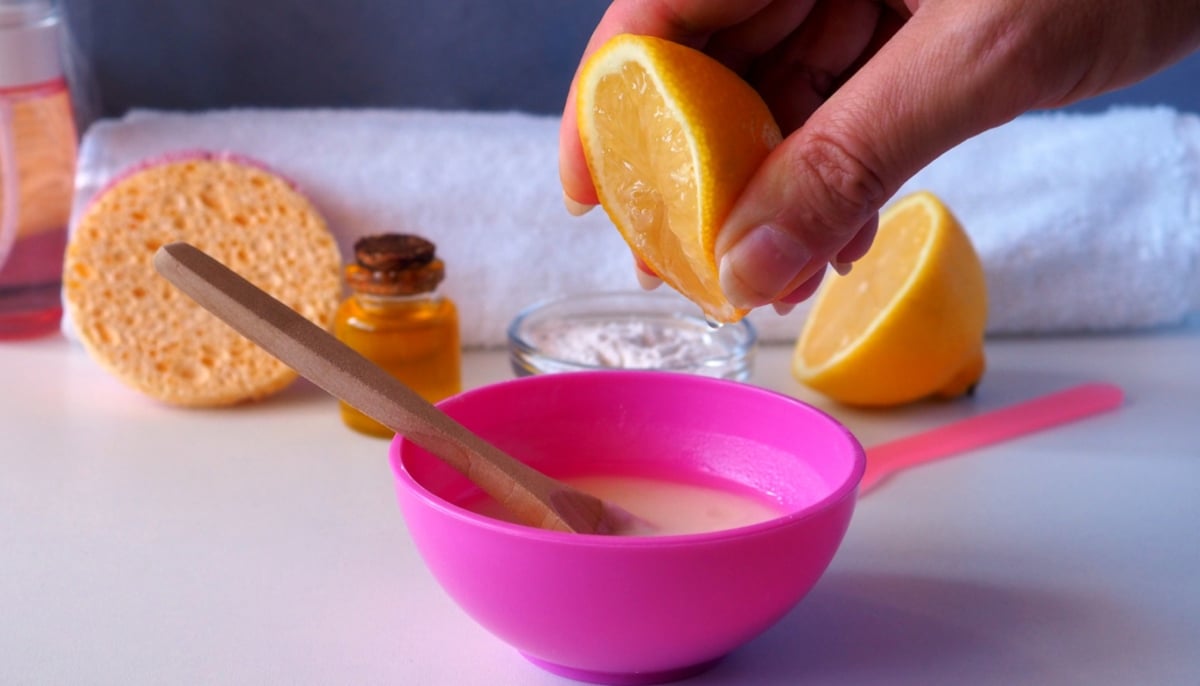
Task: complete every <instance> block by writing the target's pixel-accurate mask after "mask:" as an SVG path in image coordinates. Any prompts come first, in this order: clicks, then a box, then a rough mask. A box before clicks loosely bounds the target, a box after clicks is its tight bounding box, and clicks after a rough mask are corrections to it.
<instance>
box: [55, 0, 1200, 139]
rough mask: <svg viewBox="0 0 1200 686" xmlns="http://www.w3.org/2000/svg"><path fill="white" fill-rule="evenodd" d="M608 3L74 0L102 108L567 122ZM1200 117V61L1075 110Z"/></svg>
mask: <svg viewBox="0 0 1200 686" xmlns="http://www.w3.org/2000/svg"><path fill="white" fill-rule="evenodd" d="M607 4H608V2H607V0H186V1H185V0H64V6H65V8H66V11H67V14H68V19H69V23H70V26H71V28H72V32H73V34H74V37H75V40H76V42H77V43H78V45H79V47H80V50H81V52H82V54H83V56H84V57H85V64H86V65H87V66H88V67H89V69H90V71H91V77H92V78H91V81H92V82H93V83H94V84H96V86H97V89H96V96H97V97H95V98H94V99H93V100H94V103H95V107H94V109H96V110H98V113H99V114H103V115H106V116H113V115H118V114H121V113H123V112H125V111H126V110H128V109H129V108H132V107H151V108H168V109H202V108H213V107H227V106H354V107H365V106H377V107H432V108H469V109H487V110H504V109H516V110H523V111H528V112H547V113H549V112H557V111H558V110H559V109H560V108H561V106H562V99H563V95H564V93H565V91H566V87H567V84H568V82H569V80H570V78H571V74H572V72H573V70H574V68H575V65H576V64H577V61H578V56H579V53H580V52H581V51H582V49H583V45H584V43H585V42H586V40H587V37H588V35H589V34H590V33H591V30H592V28H593V27H594V26H595V23H596V20H597V19H598V18H599V17H600V15H601V14H602V13H603V11H604V8H605V7H606V6H607ZM1116 103H1137V104H1171V105H1174V106H1176V107H1179V108H1181V109H1186V110H1190V111H1194V112H1200V54H1194V55H1192V56H1191V57H1189V58H1187V59H1186V60H1184V61H1183V62H1181V63H1179V64H1178V65H1176V66H1174V67H1172V68H1170V69H1168V70H1167V71H1165V72H1162V73H1160V74H1159V75H1157V76H1154V77H1152V78H1151V79H1149V80H1148V81H1144V82H1142V83H1140V84H1137V85H1135V86H1132V87H1130V88H1127V89H1125V90H1123V91H1119V92H1116V93H1111V94H1107V95H1104V96H1101V97H1099V98H1095V99H1092V100H1090V101H1086V102H1083V103H1080V104H1078V105H1076V106H1074V107H1073V108H1072V109H1075V110H1099V109H1104V108H1107V107H1108V106H1110V105H1112V104H1116Z"/></svg>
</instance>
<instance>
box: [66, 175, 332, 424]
mask: <svg viewBox="0 0 1200 686" xmlns="http://www.w3.org/2000/svg"><path fill="white" fill-rule="evenodd" d="M174 241H187V242H189V243H191V244H193V245H195V246H196V247H197V248H199V249H201V250H203V251H205V252H207V253H208V254H210V255H212V256H213V257H214V258H216V259H218V260H220V261H221V262H224V263H225V264H226V265H227V266H229V268H230V269H233V270H234V271H236V272H238V273H240V274H241V275H242V276H244V277H245V278H246V279H248V280H249V281H251V282H252V283H254V284H255V285H257V286H258V287H260V288H262V289H263V290H265V291H267V292H268V293H270V294H271V295H273V296H275V297H276V298H278V299H279V300H281V301H283V302H284V303H285V304H287V305H288V306H289V307H291V308H292V309H294V310H296V311H298V312H300V314H302V315H304V316H305V317H306V318H308V319H309V320H311V321H313V322H315V323H316V324H318V325H320V326H322V327H324V328H328V327H329V326H330V325H331V324H332V322H333V316H334V313H335V312H336V310H337V305H338V301H339V300H340V295H341V256H340V254H339V253H338V247H337V243H336V241H335V240H334V238H333V236H332V235H331V234H330V233H329V229H328V226H327V225H326V223H325V220H324V219H323V218H322V217H321V215H320V214H318V212H317V210H316V209H315V208H314V207H313V206H312V204H311V203H310V202H309V201H308V200H307V199H306V198H305V197H304V196H303V195H301V194H300V193H299V192H298V191H297V190H296V189H295V188H294V187H293V186H292V185H291V184H290V183H289V182H288V181H286V180H285V179H283V178H281V177H279V176H278V175H276V174H274V173H272V172H270V171H269V170H267V169H266V167H264V166H263V165H262V164H259V163H257V162H254V161H252V160H248V159H246V158H243V157H238V156H231V155H222V154H188V155H186V156H173V157H171V158H167V159H164V160H159V161H155V162H151V163H146V164H143V165H139V166H138V167H137V168H135V169H134V170H132V171H130V172H127V173H125V174H123V175H122V176H120V177H119V178H118V179H117V180H115V181H114V182H113V183H111V184H109V186H107V187H106V188H105V189H104V190H103V191H101V192H100V193H98V194H97V195H96V197H95V198H94V199H93V200H92V202H91V204H90V205H89V206H88V207H87V208H86V210H85V211H84V212H83V213H82V214H81V215H80V217H79V219H78V221H77V222H76V224H75V227H74V231H73V233H72V235H71V239H70V242H69V243H68V246H67V256H66V262H65V264H64V273H63V294H64V301H65V303H66V306H67V312H68V314H69V316H70V320H71V322H72V323H73V325H74V327H75V329H76V330H77V332H78V334H79V337H80V339H81V340H82V341H83V344H84V347H85V348H87V350H88V351H89V353H90V354H91V355H92V357H93V358H95V360H96V361H97V362H98V363H99V364H100V365H102V366H103V367H105V368H106V369H108V370H109V371H110V372H112V373H113V374H114V375H115V376H116V377H117V378H119V379H120V380H121V381H123V382H125V383H126V384H127V385H129V386H131V387H133V388H136V389H138V390H140V391H142V392H144V393H146V394H148V395H150V396H151V397H154V398H157V399H159V400H161V401H164V402H167V403H170V404H173V405H183V406H196V407H203V406H217V405H230V404H234V403H238V402H243V401H247V400H255V399H259V398H263V397H265V396H267V395H270V394H272V393H275V392H276V391H279V390H281V389H283V388H284V387H285V386H287V385H288V384H289V383H291V382H292V381H293V380H294V379H295V377H296V374H295V372H293V371H292V370H291V369H290V368H289V367H287V366H286V365H284V364H283V363H282V362H279V361H278V360H276V359H275V358H274V357H272V356H271V355H269V354H268V353H267V352H265V351H263V350H262V349H261V348H259V347H258V346H257V345H255V344H254V343H252V342H250V341H249V340H247V339H246V338H244V337H243V336H241V334H238V333H237V332H236V331H234V330H233V329H231V328H230V327H229V326H227V325H226V324H225V323H224V322H222V321H220V320H219V319H217V318H216V317H215V316H213V315H212V314H210V313H209V312H208V311H206V310H204V309H203V308H201V307H200V306H199V305H197V304H196V303H194V302H193V301H192V300H191V299H190V298H188V297H187V296H186V295H184V294H183V293H181V292H179V291H178V290H176V289H175V287H174V286H172V285H171V284H170V283H169V282H168V281H167V280H166V279H164V278H162V277H161V276H159V274H158V273H157V272H156V271H155V270H154V266H153V262H152V260H153V257H154V253H155V251H157V250H158V248H159V247H160V246H162V245H165V244H167V243H171V242H174Z"/></svg>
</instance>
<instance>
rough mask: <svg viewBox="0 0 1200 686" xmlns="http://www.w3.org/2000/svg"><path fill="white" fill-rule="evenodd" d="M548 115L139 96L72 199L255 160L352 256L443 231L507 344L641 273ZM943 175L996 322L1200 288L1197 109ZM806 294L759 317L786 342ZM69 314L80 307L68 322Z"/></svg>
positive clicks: (1116, 121) (929, 185)
mask: <svg viewBox="0 0 1200 686" xmlns="http://www.w3.org/2000/svg"><path fill="white" fill-rule="evenodd" d="M557 128H558V120H557V118H556V117H548V116H535V115H529V114H522V113H481V112H434V111H395V110H222V111H212V112H197V113H168V112H149V111H136V112H133V113H130V114H129V115H127V116H125V117H124V118H122V119H119V120H104V121H100V122H98V123H96V124H94V125H93V126H92V127H91V128H90V129H89V130H88V131H87V132H86V134H85V136H84V139H83V143H82V146H81V149H80V160H79V166H78V171H77V179H76V187H77V188H76V198H75V203H76V204H75V208H76V216H77V215H78V213H79V211H80V210H81V208H82V207H84V206H85V205H86V203H87V202H88V200H89V199H90V198H91V197H92V195H93V194H94V193H95V192H96V191H97V190H98V189H99V188H101V187H103V186H104V185H105V184H106V183H108V182H109V181H110V180H111V179H112V178H113V177H115V176H116V175H117V174H119V173H121V172H122V171H123V170H125V169H127V168H128V167H130V166H131V165H134V164H136V163H138V162H141V161H143V160H145V159H147V158H152V157H156V156H159V155H163V154H166V153H170V152H175V151H179V150H186V149H208V150H215V151H227V152H236V153H240V154H243V155H247V156H250V157H254V158H257V159H259V160H261V161H263V162H265V163H266V164H268V165H269V166H271V167H272V168H273V169H275V170H276V171H278V172H279V173H281V174H283V175H285V176H287V177H289V178H291V179H292V180H294V181H295V182H296V183H297V185H298V186H299V187H300V188H301V189H302V190H303V191H304V192H305V193H307V194H308V195H309V197H310V198H311V199H312V200H313V202H314V203H315V204H316V206H317V207H318V208H319V209H320V211H321V212H322V213H323V214H324V215H325V217H326V218H327V219H328V221H329V224H330V227H331V229H332V230H333V231H334V233H335V234H336V235H337V236H338V240H339V244H340V246H341V248H342V251H343V254H344V255H346V256H349V255H351V254H352V252H351V246H352V244H353V242H354V239H355V238H357V237H358V236H361V235H365V234H369V233H380V232H387V231H401V232H409V233H418V234H421V235H424V236H426V237H428V238H430V239H431V240H433V241H435V242H436V243H437V244H438V251H439V253H440V254H441V255H442V256H443V258H444V259H445V261H446V264H447V279H446V282H445V291H446V293H447V294H448V295H449V296H450V297H452V298H453V299H454V300H455V301H456V302H457V303H458V304H459V307H460V310H461V318H462V329H463V331H462V335H463V342H464V344H465V345H467V346H473V347H476V346H497V345H502V344H503V342H504V338H505V329H506V328H507V326H508V323H509V321H510V320H511V319H512V317H513V316H514V315H515V314H516V313H517V312H518V311H519V310H520V309H521V308H523V307H525V306H526V305H529V304H531V303H532V302H534V301H536V300H540V299H543V298H547V297H551V296H555V295H562V294H567V293H579V292H589V291H597V290H615V289H635V288H636V287H637V286H636V280H635V278H634V276H633V266H632V264H633V263H632V259H631V257H630V255H629V251H628V249H627V248H626V247H625V245H624V243H623V242H622V241H621V239H620V236H619V235H618V234H617V232H616V231H615V230H614V229H613V228H612V226H611V224H610V223H609V221H608V219H607V217H605V215H604V213H603V212H601V211H596V212H593V213H591V214H589V215H587V216H585V217H583V218H579V219H576V218H572V217H570V216H568V215H567V214H566V212H565V210H564V209H563V206H562V196H561V191H560V188H559V185H558V174H557V162H556V160H557V142H558V139H557ZM917 188H926V189H929V190H932V191H934V192H935V193H937V194H938V195H939V196H941V197H942V198H943V199H945V200H946V202H947V204H948V205H949V206H950V207H951V208H952V210H953V211H954V212H955V214H957V215H958V216H959V218H960V219H961V220H962V222H963V224H964V225H965V226H966V228H967V230H968V232H969V233H970V234H971V236H972V238H973V239H974V241H975V243H976V246H977V247H978V249H979V252H980V255H981V257H982V259H983V262H984V267H985V270H986V271H987V274H988V286H989V292H990V295H991V301H992V305H991V319H990V324H989V330H990V331H992V332H1005V333H1011V332H1055V331H1067V330H1105V329H1115V328H1130V327H1142V326H1153V325H1161V324H1168V323H1172V322H1176V321H1179V320H1180V319H1182V318H1183V317H1185V316H1186V315H1187V314H1188V313H1189V312H1191V311H1193V310H1195V309H1197V307H1198V305H1200V297H1197V296H1198V294H1200V123H1198V122H1197V119H1196V117H1194V116H1192V115H1183V114H1178V113H1176V112H1174V111H1172V110H1169V109H1165V108H1161V109H1131V110H1115V111H1112V112H1108V113H1105V114H1099V115H1061V114H1059V115H1030V116H1027V117H1024V118H1022V119H1019V120H1017V121H1015V122H1012V123H1011V124H1008V125H1006V126H1003V127H1000V128H997V129H994V130H992V131H989V132H987V133H985V134H982V135H980V136H978V137H977V138H975V139H973V140H971V141H968V142H966V143H964V144H963V145H961V146H959V147H958V148H956V149H955V150H953V151H951V152H949V153H947V154H946V155H944V156H942V157H941V158H939V159H938V160H936V161H935V162H934V163H932V164H931V165H929V167H928V168H927V169H925V170H924V171H922V172H921V173H920V174H918V175H917V176H916V178H914V179H913V180H912V181H911V182H910V183H908V184H906V186H905V189H904V191H908V190H915V189H917ZM806 312H807V308H806V307H804V306H801V307H800V308H797V310H796V311H795V312H793V313H792V314H790V315H789V316H787V317H779V316H776V315H775V314H774V313H773V312H772V311H770V309H769V308H765V309H764V310H763V311H758V312H755V313H753V314H752V315H751V317H752V321H753V322H754V324H755V325H756V326H757V327H758V329H759V333H760V335H761V337H762V339H763V340H765V341H776V342H791V341H794V340H795V338H796V335H797V334H798V333H799V330H800V326H801V324H802V321H803V317H804V315H805V314H806ZM65 328H66V329H67V330H68V331H69V329H70V323H69V322H67V323H65Z"/></svg>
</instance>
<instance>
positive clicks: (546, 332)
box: [509, 293, 755, 380]
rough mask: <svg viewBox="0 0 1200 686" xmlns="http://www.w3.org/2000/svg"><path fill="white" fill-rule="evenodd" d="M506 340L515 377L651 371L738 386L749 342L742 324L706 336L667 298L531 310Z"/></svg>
mask: <svg viewBox="0 0 1200 686" xmlns="http://www.w3.org/2000/svg"><path fill="white" fill-rule="evenodd" d="M693 312H694V314H693ZM509 338H510V348H511V354H512V363H513V369H514V370H515V371H516V372H517V374H518V375H527V374H540V373H547V372H561V371H572V370H580V369H596V368H601V369H657V370H666V371H681V372H691V373H695V374H703V375H705V376H719V377H726V378H734V379H741V380H745V379H747V378H749V374H750V365H751V358H752V353H753V347H754V340H755V335H754V331H753V329H752V328H750V325H749V324H748V323H741V324H736V325H727V326H724V327H721V328H719V329H717V328H712V327H710V326H709V325H708V324H707V323H706V322H705V320H704V318H703V317H701V316H700V313H699V311H698V310H696V308H695V306H694V305H692V304H691V303H688V302H687V301H686V300H683V299H682V298H679V297H675V296H672V295H668V294H658V293H654V294H651V293H599V294H590V295H584V296H573V297H570V298H565V299H562V300H556V301H552V302H549V303H545V304H542V305H538V306H534V307H532V308H530V309H529V310H527V311H525V312H524V313H522V314H521V315H520V316H518V317H517V319H516V320H515V321H514V323H513V326H512V327H511V328H510V331H509Z"/></svg>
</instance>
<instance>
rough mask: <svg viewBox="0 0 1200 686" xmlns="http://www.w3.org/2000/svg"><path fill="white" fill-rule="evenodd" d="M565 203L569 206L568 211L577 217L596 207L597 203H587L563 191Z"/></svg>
mask: <svg viewBox="0 0 1200 686" xmlns="http://www.w3.org/2000/svg"><path fill="white" fill-rule="evenodd" d="M563 204H564V205H566V206H567V211H568V212H570V213H571V215H572V216H575V217H582V216H583V215H585V214H587V213H588V212H591V211H592V209H594V208H595V207H596V206H595V205H585V204H583V203H581V202H579V201H578V200H576V199H575V198H572V197H571V196H569V195H567V194H566V193H563Z"/></svg>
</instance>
